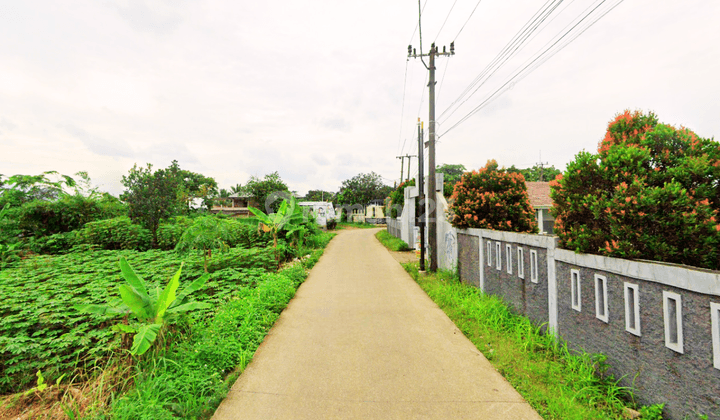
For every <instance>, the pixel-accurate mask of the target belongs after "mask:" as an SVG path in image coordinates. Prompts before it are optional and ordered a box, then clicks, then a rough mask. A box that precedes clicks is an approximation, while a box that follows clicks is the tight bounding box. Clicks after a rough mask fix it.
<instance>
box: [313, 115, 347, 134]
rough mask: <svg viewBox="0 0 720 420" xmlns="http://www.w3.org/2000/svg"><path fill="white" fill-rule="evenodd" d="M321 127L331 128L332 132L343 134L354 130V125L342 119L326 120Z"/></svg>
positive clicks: (321, 123)
mask: <svg viewBox="0 0 720 420" xmlns="http://www.w3.org/2000/svg"><path fill="white" fill-rule="evenodd" d="M320 125H321V126H322V127H323V128H329V129H331V130H337V131H342V132H348V131H350V129H351V128H352V124H350V123H349V122H348V121H346V120H345V119H344V118H340V117H334V118H326V119H324V120H322V121H321V122H320Z"/></svg>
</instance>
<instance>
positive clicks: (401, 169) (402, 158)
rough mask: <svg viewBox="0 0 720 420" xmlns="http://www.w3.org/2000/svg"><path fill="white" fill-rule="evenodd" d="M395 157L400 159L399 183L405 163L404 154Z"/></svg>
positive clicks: (401, 181)
mask: <svg viewBox="0 0 720 420" xmlns="http://www.w3.org/2000/svg"><path fill="white" fill-rule="evenodd" d="M395 157H396V158H397V159H400V183H401V184H402V183H403V180H402V176H403V164H404V163H405V156H395Z"/></svg>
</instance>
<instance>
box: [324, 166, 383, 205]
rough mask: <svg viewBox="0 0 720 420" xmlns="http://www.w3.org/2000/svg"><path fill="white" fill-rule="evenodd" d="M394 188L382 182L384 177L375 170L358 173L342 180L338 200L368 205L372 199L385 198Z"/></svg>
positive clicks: (350, 203) (344, 202) (343, 202)
mask: <svg viewBox="0 0 720 420" xmlns="http://www.w3.org/2000/svg"><path fill="white" fill-rule="evenodd" d="M392 191H393V188H392V187H391V186H389V185H385V184H383V182H382V177H381V176H380V175H378V174H376V173H375V172H370V173H369V174H358V175H356V176H354V177H352V178H350V179H346V180H345V181H343V182H342V187H340V192H338V195H337V198H336V199H337V201H338V203H340V204H348V205H353V204H360V205H363V206H364V205H366V204H367V203H369V202H370V201H372V200H384V199H385V198H386V197H388V196H389V195H390V193H391V192H392Z"/></svg>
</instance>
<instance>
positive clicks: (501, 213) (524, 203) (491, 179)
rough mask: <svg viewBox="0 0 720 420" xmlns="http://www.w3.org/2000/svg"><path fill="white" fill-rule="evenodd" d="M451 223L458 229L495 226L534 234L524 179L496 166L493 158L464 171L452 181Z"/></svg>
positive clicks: (500, 228) (532, 216)
mask: <svg viewBox="0 0 720 420" xmlns="http://www.w3.org/2000/svg"><path fill="white" fill-rule="evenodd" d="M452 198H453V204H452V205H451V206H450V210H451V211H452V213H453V217H452V220H451V221H450V222H451V224H452V225H453V226H455V227H458V228H480V229H495V230H505V231H511V232H533V233H537V231H538V227H537V222H536V221H535V214H534V212H533V209H532V207H531V206H530V200H529V198H528V193H527V187H526V186H525V179H524V178H523V176H522V175H521V174H518V173H508V172H507V171H505V170H504V169H498V164H497V162H496V161H495V160H489V161H488V162H487V164H486V165H485V167H484V168H481V169H480V170H478V171H472V172H466V173H464V174H463V175H462V177H461V178H460V181H459V182H458V183H457V184H455V190H454V192H453V195H452Z"/></svg>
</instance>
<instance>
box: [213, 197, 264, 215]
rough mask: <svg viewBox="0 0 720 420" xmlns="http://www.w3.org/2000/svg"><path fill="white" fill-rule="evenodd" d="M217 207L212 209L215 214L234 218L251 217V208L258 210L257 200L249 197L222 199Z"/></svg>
mask: <svg viewBox="0 0 720 420" xmlns="http://www.w3.org/2000/svg"><path fill="white" fill-rule="evenodd" d="M221 200H222V201H219V202H218V203H217V204H216V205H214V206H212V208H211V209H210V211H211V212H213V213H222V214H226V215H228V216H234V217H248V216H250V215H251V214H250V210H248V207H249V206H252V207H255V208H258V205H257V203H256V202H255V199H253V198H252V197H250V196H249V195H239V194H232V195H231V196H229V197H228V198H227V199H221Z"/></svg>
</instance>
